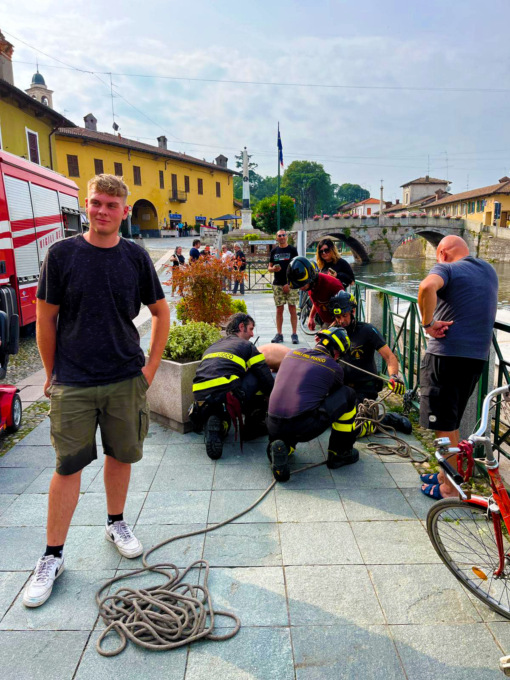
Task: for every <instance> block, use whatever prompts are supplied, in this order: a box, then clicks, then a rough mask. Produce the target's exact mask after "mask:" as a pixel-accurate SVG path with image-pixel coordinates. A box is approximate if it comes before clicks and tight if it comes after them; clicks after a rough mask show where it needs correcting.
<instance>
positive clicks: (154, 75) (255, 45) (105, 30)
mask: <svg viewBox="0 0 510 680" xmlns="http://www.w3.org/2000/svg"><path fill="white" fill-rule="evenodd" d="M62 8H63V5H62V3H61V2H56V1H55V0H37V2H36V3H35V2H33V0H4V2H3V3H2V12H1V13H0V30H2V31H3V33H4V35H5V37H6V38H7V39H8V40H10V42H12V43H13V45H14V48H15V51H14V57H13V65H14V79H15V84H16V85H17V87H19V88H21V89H26V88H28V87H29V85H30V81H31V78H32V75H33V73H34V72H35V67H36V62H38V63H39V71H40V72H41V73H42V74H43V76H44V78H45V80H46V84H47V86H48V87H49V88H50V89H52V90H54V94H53V104H54V108H55V109H56V110H57V111H59V112H60V113H63V114H64V115H65V116H66V117H67V118H69V119H71V120H72V121H74V122H75V123H76V124H77V125H83V116H85V115H86V114H87V113H89V112H92V113H93V114H94V115H95V116H96V118H97V119H98V130H101V131H104V132H112V123H113V119H114V118H115V122H116V123H117V124H118V125H119V126H120V132H121V134H122V135H123V136H125V137H129V138H131V139H139V140H140V141H144V142H146V143H149V144H150V143H154V144H157V142H156V138H157V137H158V136H160V135H162V134H164V135H166V136H167V138H168V148H170V149H173V150H175V151H184V152H186V153H188V154H190V155H193V156H196V157H197V158H205V159H206V160H213V159H214V158H215V157H216V156H218V155H219V154H220V153H223V154H224V155H225V156H227V157H228V158H229V167H232V168H234V167H235V160H234V156H235V154H236V153H239V151H240V149H242V148H243V147H244V146H246V147H247V148H248V152H249V153H250V154H252V161H253V162H255V163H257V164H258V168H257V172H258V173H259V174H261V175H263V176H266V175H272V176H274V175H276V172H277V149H276V137H277V125H278V122H279V123H280V131H281V136H282V143H283V154H284V162H285V165H286V166H287V165H288V164H289V163H290V162H292V161H293V160H312V161H316V162H318V163H321V164H322V165H323V166H324V168H325V170H326V172H328V173H329V174H330V175H331V180H332V182H335V183H337V184H343V183H344V182H351V183H355V184H360V185H361V186H363V187H364V188H366V189H368V190H369V191H370V192H371V195H372V196H375V197H377V198H378V197H379V191H380V185H381V180H383V185H384V197H385V199H386V200H394V199H396V198H399V199H401V198H402V189H400V186H401V185H402V184H404V183H405V182H408V181H410V180H413V179H415V178H417V177H420V176H424V175H426V174H429V175H430V176H432V177H439V178H442V179H448V180H449V181H450V182H451V183H452V184H451V189H450V190H451V191H452V192H455V193H457V192H461V191H465V190H466V189H474V188H477V187H481V186H487V185H490V184H495V183H497V182H498V180H499V178H501V177H503V176H504V175H508V176H510V125H509V123H508V121H509V114H510V106H509V104H510V82H509V78H508V74H509V72H510V40H509V34H508V26H509V25H510V2H508V0H484V1H482V0H450V2H444V0H427V2H424V3H415V2H409V0H405V1H404V0H357V1H356V2H354V1H353V0H330V1H329V2H328V1H327V0H313V1H312V0H293V1H291V0H272V1H269V0H256V1H252V2H251V3H250V2H248V3H241V2H239V1H237V2H233V1H232V0H216V2H212V1H211V0H207V1H206V0H188V1H187V2H182V1H181V2H177V1H176V0H146V1H145V2H138V1H137V2H134V1H133V0H123V1H122V2H120V0H110V1H109V2H108V3H104V2H100V1H99V0H89V1H88V2H87V3H84V2H76V3H67V4H66V5H65V10H63V9H62ZM110 73H111V74H112V76H111V81H112V85H113V95H114V96H113V98H112V96H111V94H112V91H111V88H110V75H109V74H110ZM226 81H229V82H226ZM112 105H113V113H112ZM113 116H114V118H113Z"/></svg>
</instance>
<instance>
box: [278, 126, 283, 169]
mask: <svg viewBox="0 0 510 680" xmlns="http://www.w3.org/2000/svg"><path fill="white" fill-rule="evenodd" d="M278 161H279V163H280V165H281V166H282V168H283V146H282V138H281V137H280V123H278Z"/></svg>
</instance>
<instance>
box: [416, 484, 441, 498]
mask: <svg viewBox="0 0 510 680" xmlns="http://www.w3.org/2000/svg"><path fill="white" fill-rule="evenodd" d="M421 492H422V494H424V495H425V496H428V498H432V499H434V500H435V501H440V500H441V499H442V498H443V496H441V491H440V490H439V484H424V485H423V486H422V487H421Z"/></svg>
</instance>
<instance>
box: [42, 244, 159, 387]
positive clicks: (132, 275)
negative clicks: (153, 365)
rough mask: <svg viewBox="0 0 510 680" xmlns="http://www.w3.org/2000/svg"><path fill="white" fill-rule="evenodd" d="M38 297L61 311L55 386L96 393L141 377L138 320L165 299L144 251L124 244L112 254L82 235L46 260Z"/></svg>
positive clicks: (53, 250) (58, 246) (56, 248)
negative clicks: (97, 387)
mask: <svg viewBox="0 0 510 680" xmlns="http://www.w3.org/2000/svg"><path fill="white" fill-rule="evenodd" d="M37 297H38V298H39V299H40V300H45V301H46V302H48V303H49V304H52V305H59V306H60V309H59V314H58V325H57V349H56V353H55V365H54V368H53V380H54V381H55V382H56V383H61V384H63V385H74V386H79V387H91V386H95V385H107V384H109V383H114V382H120V381H121V380H127V379H128V378H134V377H135V376H137V375H140V373H141V371H142V366H143V365H144V363H145V359H144V354H143V351H142V350H141V348H140V336H139V335H138V331H137V330H136V327H135V325H134V324H133V319H135V318H136V316H138V313H139V312H140V306H141V304H145V305H151V304H154V303H155V302H157V300H161V299H163V298H164V297H165V295H164V293H163V290H162V288H161V284H160V282H159V279H158V276H157V274H156V271H155V269H154V265H153V264H152V262H151V259H150V257H149V255H148V254H147V253H146V252H145V250H143V248H141V247H140V246H138V245H136V244H135V243H131V242H130V241H127V240H125V239H122V238H121V239H120V241H119V243H118V244H117V245H116V246H114V247H113V248H97V247H96V246H93V245H91V244H90V243H88V241H86V240H85V239H84V238H83V236H81V235H80V236H74V237H72V238H68V239H65V240H63V241H59V242H58V243H55V245H53V246H52V247H51V248H50V249H49V251H48V253H47V255H46V259H45V260H44V264H43V267H42V269H41V277H40V279H39V287H38V289H37Z"/></svg>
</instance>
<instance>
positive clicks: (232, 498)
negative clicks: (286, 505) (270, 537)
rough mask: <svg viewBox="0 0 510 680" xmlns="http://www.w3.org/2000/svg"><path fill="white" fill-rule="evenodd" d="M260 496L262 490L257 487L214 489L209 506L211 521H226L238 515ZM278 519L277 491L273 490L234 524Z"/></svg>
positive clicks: (213, 522)
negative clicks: (236, 489)
mask: <svg viewBox="0 0 510 680" xmlns="http://www.w3.org/2000/svg"><path fill="white" fill-rule="evenodd" d="M260 496H261V492H260V491H259V490H257V489H243V490H240V491H230V490H221V491H213V492H212V495H211V504H210V506H209V519H208V521H209V523H212V524H215V523H219V522H223V521H225V520H226V519H228V518H229V517H232V516H233V515H236V514H237V513H238V512H239V510H240V509H243V508H245V507H248V506H249V505H251V504H252V503H254V502H255V501H256V500H257V498H260ZM276 521H277V518H276V503H275V492H274V490H273V491H270V492H269V494H268V495H267V496H266V497H265V498H264V500H263V501H261V502H260V503H259V504H258V505H257V506H256V507H255V508H254V509H253V510H251V511H250V512H248V513H247V514H246V515H243V516H242V517H239V519H236V520H234V524H251V523H253V522H259V523H260V522H276ZM280 521H281V520H280Z"/></svg>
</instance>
